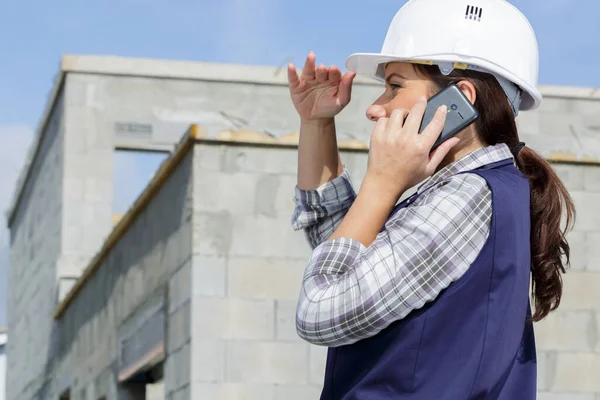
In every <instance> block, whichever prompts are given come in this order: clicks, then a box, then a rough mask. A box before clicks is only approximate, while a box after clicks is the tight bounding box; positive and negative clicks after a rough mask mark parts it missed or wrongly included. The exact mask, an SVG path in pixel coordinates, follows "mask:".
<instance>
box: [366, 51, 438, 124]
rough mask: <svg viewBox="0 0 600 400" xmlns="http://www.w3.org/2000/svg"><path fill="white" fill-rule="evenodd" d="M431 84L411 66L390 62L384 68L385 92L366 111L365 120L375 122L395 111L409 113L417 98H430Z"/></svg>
mask: <svg viewBox="0 0 600 400" xmlns="http://www.w3.org/2000/svg"><path fill="white" fill-rule="evenodd" d="M431 89H432V82H431V81H430V80H428V79H426V78H424V77H422V76H420V75H418V74H417V72H416V71H415V69H414V67H413V65H412V64H409V63H403V62H392V63H389V64H387V66H386V68H385V92H384V93H383V94H382V95H381V96H380V97H379V98H378V99H377V100H376V101H375V103H373V104H372V105H371V106H370V107H369V108H368V109H367V118H369V119H370V120H372V121H377V120H378V119H379V118H382V117H389V116H390V114H391V113H392V111H393V110H395V109H398V108H400V109H405V110H407V111H409V110H410V109H411V108H412V107H413V106H414V105H415V103H416V102H417V100H418V99H419V97H421V96H426V97H428V98H429V97H430V93H431Z"/></svg>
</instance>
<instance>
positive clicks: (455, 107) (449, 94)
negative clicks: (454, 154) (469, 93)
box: [419, 84, 479, 151]
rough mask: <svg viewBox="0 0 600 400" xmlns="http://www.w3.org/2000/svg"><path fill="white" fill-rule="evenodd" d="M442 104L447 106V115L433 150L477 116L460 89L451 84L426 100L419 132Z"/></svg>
mask: <svg viewBox="0 0 600 400" xmlns="http://www.w3.org/2000/svg"><path fill="white" fill-rule="evenodd" d="M443 104H445V105H446V106H447V107H448V115H447V116H446V122H445V123H444V129H443V130H442V133H440V136H439V137H438V139H437V140H436V141H435V143H434V144H433V147H432V148H431V151H433V150H435V149H436V148H437V147H438V146H439V145H440V144H442V143H444V141H445V140H448V139H450V138H451V137H452V136H454V135H456V134H457V133H459V132H460V131H462V130H463V129H465V128H466V127H468V126H469V125H471V124H472V123H473V122H475V121H477V119H478V118H479V113H478V112H477V110H476V109H475V107H474V106H473V104H471V102H470V101H469V99H467V97H466V96H465V95H464V93H463V92H462V90H460V89H459V88H458V86H456V85H455V84H451V85H450V86H448V87H446V88H445V89H443V90H442V91H440V92H439V93H437V94H435V95H434V96H432V97H431V98H430V99H429V100H428V101H427V108H426V109H425V114H424V115H423V119H422V120H421V127H420V128H419V133H421V132H423V130H424V129H425V128H426V127H427V125H428V124H429V123H430V122H431V120H432V119H433V117H434V115H435V113H436V111H437V109H438V108H439V107H440V106H441V105H443Z"/></svg>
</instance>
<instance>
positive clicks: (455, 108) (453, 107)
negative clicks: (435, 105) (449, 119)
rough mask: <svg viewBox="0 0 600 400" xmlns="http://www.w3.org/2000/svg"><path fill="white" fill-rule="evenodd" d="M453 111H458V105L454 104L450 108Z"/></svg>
mask: <svg viewBox="0 0 600 400" xmlns="http://www.w3.org/2000/svg"><path fill="white" fill-rule="evenodd" d="M450 108H451V109H453V110H454V111H456V110H458V106H457V105H456V104H452V105H451V106H450Z"/></svg>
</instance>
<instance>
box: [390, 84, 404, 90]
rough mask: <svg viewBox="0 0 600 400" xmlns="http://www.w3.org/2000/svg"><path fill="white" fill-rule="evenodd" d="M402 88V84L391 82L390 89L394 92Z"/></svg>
mask: <svg viewBox="0 0 600 400" xmlns="http://www.w3.org/2000/svg"><path fill="white" fill-rule="evenodd" d="M401 88H402V86H400V85H398V84H396V83H390V89H392V91H393V92H394V91H396V90H398V89H401Z"/></svg>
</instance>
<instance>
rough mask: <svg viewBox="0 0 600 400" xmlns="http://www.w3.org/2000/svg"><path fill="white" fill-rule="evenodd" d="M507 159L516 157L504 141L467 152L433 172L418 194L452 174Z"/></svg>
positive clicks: (420, 187)
mask: <svg viewBox="0 0 600 400" xmlns="http://www.w3.org/2000/svg"><path fill="white" fill-rule="evenodd" d="M506 159H514V157H513V155H512V153H511V152H510V149H509V148H508V146H507V145H506V144H504V143H499V144H496V145H494V146H487V147H482V148H480V149H477V150H475V151H473V152H472V153H469V154H467V155H466V156H464V157H463V158H461V159H459V160H456V161H454V162H453V163H451V164H448V165H446V166H445V167H444V168H442V169H441V170H439V171H438V172H436V173H435V174H433V175H432V176H431V177H430V178H429V179H427V180H426V181H425V182H423V183H422V184H421V186H419V189H418V191H417V193H418V194H421V193H423V192H424V191H426V190H427V189H429V188H430V187H432V186H434V185H437V184H438V183H440V182H442V181H444V180H445V179H448V178H449V177H451V176H452V175H456V174H458V173H461V172H466V171H472V170H474V169H476V168H479V167H481V166H484V165H486V164H491V163H495V162H498V161H503V160H506Z"/></svg>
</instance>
